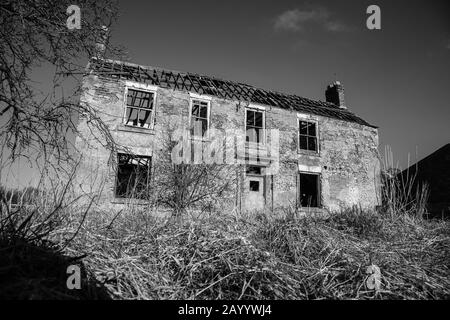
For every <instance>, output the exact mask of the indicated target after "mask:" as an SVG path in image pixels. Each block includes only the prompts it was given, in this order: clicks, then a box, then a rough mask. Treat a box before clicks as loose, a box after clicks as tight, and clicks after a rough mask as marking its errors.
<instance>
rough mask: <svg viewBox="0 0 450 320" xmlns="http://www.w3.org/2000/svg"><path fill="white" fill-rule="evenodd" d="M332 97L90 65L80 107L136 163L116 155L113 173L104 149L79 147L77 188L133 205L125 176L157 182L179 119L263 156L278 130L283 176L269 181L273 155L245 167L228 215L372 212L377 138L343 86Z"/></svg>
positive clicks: (127, 66) (333, 88)
mask: <svg viewBox="0 0 450 320" xmlns="http://www.w3.org/2000/svg"><path fill="white" fill-rule="evenodd" d="M325 96H326V101H327V102H323V101H314V100H311V99H306V98H303V97H299V96H296V95H290V94H283V93H278V92H274V91H269V90H264V89H259V88H255V87H253V86H251V85H247V84H242V83H236V82H232V81H225V80H221V79H217V78H213V77H208V76H203V75H198V74H192V73H184V72H176V71H170V70H163V69H159V68H153V67H144V66H140V65H136V64H131V63H125V62H119V61H112V60H106V59H93V60H92V61H91V62H90V64H89V65H88V73H87V75H86V76H85V77H84V80H83V93H82V95H81V98H80V99H81V103H85V104H89V105H90V106H91V107H93V108H94V109H96V110H98V111H99V113H98V114H99V115H100V116H101V117H102V119H103V121H104V122H105V123H106V124H107V126H108V128H109V129H110V131H111V134H112V136H113V137H114V139H115V140H116V141H117V142H118V143H119V144H120V145H123V146H127V147H128V150H131V152H130V154H133V156H127V155H126V154H123V153H121V154H118V155H117V159H118V166H119V168H118V169H116V170H113V169H111V168H110V167H109V166H108V157H109V153H108V152H107V151H106V149H105V148H104V147H102V146H101V144H100V143H99V144H97V147H93V148H92V147H90V148H86V147H85V146H84V145H83V142H82V141H81V139H77V146H78V147H79V149H80V150H81V152H83V153H84V154H85V159H84V161H83V163H82V166H81V170H82V173H84V176H83V178H82V183H81V184H80V185H85V186H87V185H92V184H97V185H99V184H101V186H102V188H103V189H102V190H103V193H102V194H103V196H102V198H101V201H102V202H103V203H104V204H108V205H109V204H116V203H121V202H124V201H125V200H126V201H128V200H127V187H126V185H124V184H123V183H121V181H130V178H131V179H134V178H133V177H131V176H130V170H128V169H130V168H133V166H137V165H139V166H141V167H144V168H148V171H149V172H150V174H149V175H151V168H152V166H153V165H154V164H155V163H157V161H158V159H157V156H156V154H157V153H156V152H155V150H156V149H157V148H158V147H159V143H158V139H159V136H158V132H159V133H160V132H163V131H164V130H165V129H166V128H165V124H166V123H167V121H166V120H167V119H168V118H169V117H172V119H173V117H178V118H179V123H180V124H181V125H183V123H185V125H186V127H187V126H190V125H191V126H192V124H193V123H195V124H199V125H200V127H201V128H202V131H201V132H204V131H205V130H207V129H211V128H215V129H218V130H227V129H239V130H243V131H244V132H245V133H246V134H245V135H246V141H245V148H253V147H256V148H257V149H258V148H262V149H264V147H265V145H267V144H268V143H269V140H270V138H267V136H266V135H267V132H269V131H270V130H272V129H278V130H279V155H278V159H279V168H278V171H277V172H276V174H273V175H267V174H266V168H267V166H268V165H270V164H271V162H272V161H274V160H273V159H274V157H273V156H274V155H273V154H272V155H270V156H267V157H265V158H264V157H261V158H258V159H257V161H256V162H251V163H250V164H249V163H247V164H242V165H240V166H239V170H240V173H239V179H237V180H236V186H235V192H233V194H231V195H230V197H229V198H228V199H227V201H225V200H224V202H223V203H227V205H228V206H234V207H236V208H239V209H242V210H253V209H263V208H265V209H266V210H275V209H276V208H280V207H285V206H289V205H292V206H294V205H295V206H297V207H309V208H319V209H327V210H339V209H340V208H344V207H349V206H352V205H360V206H361V207H364V208H374V207H375V206H376V205H377V204H378V200H379V172H380V167H379V157H378V149H377V148H378V131H377V128H376V127H374V126H372V125H370V124H369V123H367V122H366V121H364V120H363V119H361V118H359V117H358V116H356V115H355V114H354V113H352V112H351V111H349V110H348V109H347V107H346V105H345V101H344V91H343V87H342V85H341V84H340V83H339V82H334V83H333V84H331V85H330V86H328V88H327V90H326V93H325ZM171 121H173V120H171ZM79 130H80V131H81V132H85V131H87V126H86V119H83V118H81V120H80V124H79ZM94 146H95V144H94ZM246 160H249V159H248V157H247V158H246ZM121 168H122V169H123V170H120V169H121ZM127 170H128V171H127ZM127 172H128V173H127ZM127 175H128V176H127ZM94 180H95V182H94ZM99 181H102V182H101V183H100V182H99ZM86 188H87V187H85V189H86Z"/></svg>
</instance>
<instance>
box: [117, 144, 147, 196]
mask: <svg viewBox="0 0 450 320" xmlns="http://www.w3.org/2000/svg"><path fill="white" fill-rule="evenodd" d="M117 160H118V161H117V162H118V166H117V175H116V197H118V198H137V199H148V198H149V195H150V187H149V186H150V169H151V160H152V158H151V157H149V156H136V155H130V154H125V153H118V154H117Z"/></svg>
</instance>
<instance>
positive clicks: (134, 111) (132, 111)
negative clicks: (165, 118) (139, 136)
mask: <svg viewBox="0 0 450 320" xmlns="http://www.w3.org/2000/svg"><path fill="white" fill-rule="evenodd" d="M154 105H155V93H154V92H151V91H143V90H136V89H131V88H127V101H126V111H125V119H124V122H125V124H126V125H129V126H135V127H140V128H146V129H149V128H152V125H153V119H154V109H155V108H154Z"/></svg>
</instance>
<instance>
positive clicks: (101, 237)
mask: <svg viewBox="0 0 450 320" xmlns="http://www.w3.org/2000/svg"><path fill="white" fill-rule="evenodd" d="M0 209H1V212H0V213H1V214H0V288H2V289H1V291H0V298H7V299H99V298H100V299H108V298H112V299H449V298H450V272H449V271H450V270H449V263H448V262H449V261H450V223H449V222H448V221H437V220H434V221H426V220H423V219H422V218H419V217H418V215H411V214H409V213H408V214H400V213H398V214H396V215H392V213H389V214H380V213H371V212H364V211H361V210H358V209H356V208H354V209H352V210H347V211H344V212H341V213H339V214H332V215H330V216H329V217H328V218H327V219H321V218H314V217H304V218H301V219H294V218H293V217H294V216H295V214H294V213H293V212H292V211H289V210H288V211H287V212H285V213H284V216H285V218H274V217H271V216H268V215H265V214H263V213H257V214H255V215H253V216H250V215H246V216H237V215H231V214H225V213H216V214H212V215H211V216H209V217H203V218H185V219H184V220H169V221H165V220H162V219H161V218H155V215H152V214H151V213H149V212H146V211H145V210H144V209H143V210H142V212H136V210H133V211H131V210H123V211H121V212H119V214H117V215H111V213H108V212H96V211H94V210H93V209H91V207H90V204H89V205H87V207H77V206H74V205H72V202H69V203H68V204H64V205H61V202H58V201H57V202H56V203H53V202H51V201H48V202H44V203H40V204H39V203H38V204H36V205H34V206H30V207H26V206H23V207H19V208H17V209H14V210H12V211H11V209H8V208H7V206H5V205H2V207H1V208H0ZM70 264H78V265H80V266H81V267H82V270H83V272H82V276H83V281H82V290H81V291H73V290H72V291H70V290H67V288H66V285H65V284H66V283H65V280H66V279H67V274H66V268H67V266H68V265H70ZM372 264H375V265H377V266H378V267H379V268H380V270H381V288H380V290H378V291H375V290H370V289H369V288H367V286H366V280H367V278H368V276H369V275H368V274H367V273H366V269H367V267H368V266H370V265H372Z"/></svg>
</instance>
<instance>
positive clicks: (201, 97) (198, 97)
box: [189, 92, 212, 102]
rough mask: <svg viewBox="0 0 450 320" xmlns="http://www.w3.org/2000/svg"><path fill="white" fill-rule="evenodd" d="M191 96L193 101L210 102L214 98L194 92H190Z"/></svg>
mask: <svg viewBox="0 0 450 320" xmlns="http://www.w3.org/2000/svg"><path fill="white" fill-rule="evenodd" d="M189 96H190V97H191V99H198V100H205V101H208V102H209V101H211V100H212V97H210V96H206V95H203V94H198V93H194V92H189Z"/></svg>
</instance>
